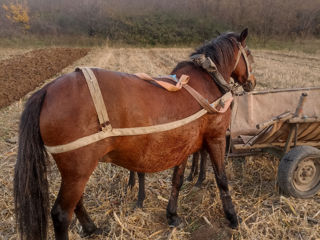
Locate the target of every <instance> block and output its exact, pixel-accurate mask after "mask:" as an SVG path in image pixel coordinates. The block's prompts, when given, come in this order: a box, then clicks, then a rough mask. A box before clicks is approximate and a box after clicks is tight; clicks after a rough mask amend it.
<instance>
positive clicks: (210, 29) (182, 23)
mask: <svg viewBox="0 0 320 240" xmlns="http://www.w3.org/2000/svg"><path fill="white" fill-rule="evenodd" d="M243 27H249V29H250V33H251V34H253V35H254V36H256V37H257V38H258V39H260V40H262V41H268V39H272V38H284V39H287V38H297V37H299V38H301V37H303V38H306V37H320V1H319V0H161V1H158V0H135V1H132V0H54V1H52V0H0V37H13V36H21V35H25V34H33V35H39V36H42V35H54V36H61V35H71V36H73V35H75V36H79V35H83V36H89V37H102V38H107V39H109V40H110V41H120V42H123V43H128V44H149V45H155V44H180V43H181V44H187V43H196V42H200V41H203V40H205V39H210V38H212V37H213V36H215V35H216V31H220V32H224V31H228V30H234V31H236V30H241V29H242V28H243Z"/></svg>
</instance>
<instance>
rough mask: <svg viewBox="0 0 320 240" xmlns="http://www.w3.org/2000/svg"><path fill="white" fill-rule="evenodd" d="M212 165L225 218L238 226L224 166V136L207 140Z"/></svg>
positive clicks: (234, 226)
mask: <svg viewBox="0 0 320 240" xmlns="http://www.w3.org/2000/svg"><path fill="white" fill-rule="evenodd" d="M207 145H208V150H209V154H210V157H211V162H212V166H213V169H214V172H215V177H216V181H217V185H218V188H219V191H220V198H221V201H222V205H223V210H224V213H225V215H226V218H227V219H228V220H229V221H230V227H232V228H236V227H237V226H238V218H237V214H236V211H235V209H234V205H233V203H232V199H231V196H230V193H229V187H228V180H227V175H226V172H225V166H224V156H225V148H226V140H225V138H218V139H210V140H208V141H207Z"/></svg>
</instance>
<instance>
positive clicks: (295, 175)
mask: <svg viewBox="0 0 320 240" xmlns="http://www.w3.org/2000/svg"><path fill="white" fill-rule="evenodd" d="M278 184H279V188H280V192H281V193H283V194H284V195H289V196H293V197H296V198H310V197H312V196H313V195H315V194H316V193H317V192H318V191H319V189H320V150H319V149H317V148H315V147H310V146H298V147H295V148H293V149H291V150H290V151H289V152H288V153H286V154H285V155H284V157H283V158H282V159H281V161H280V164H279V169H278Z"/></svg>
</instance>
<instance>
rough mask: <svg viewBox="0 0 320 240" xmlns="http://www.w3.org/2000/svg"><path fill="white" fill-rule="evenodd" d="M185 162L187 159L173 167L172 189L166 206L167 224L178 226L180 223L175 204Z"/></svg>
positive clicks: (176, 203)
mask: <svg viewBox="0 0 320 240" xmlns="http://www.w3.org/2000/svg"><path fill="white" fill-rule="evenodd" d="M186 164H187V159H186V160H185V161H184V162H183V163H181V164H180V165H179V166H176V167H175V168H174V172H173V176H172V190H171V195H170V199H169V203H168V206H167V220H168V224H169V226H174V227H176V226H178V225H179V224H180V223H181V220H180V218H179V216H178V214H177V205H178V197H179V191H180V189H181V186H182V184H183V175H184V170H185V167H186Z"/></svg>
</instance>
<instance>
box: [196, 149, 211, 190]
mask: <svg viewBox="0 0 320 240" xmlns="http://www.w3.org/2000/svg"><path fill="white" fill-rule="evenodd" d="M200 155H201V160H200V171H199V177H198V181H197V183H196V185H195V186H196V187H200V186H201V184H202V182H203V181H204V180H205V179H206V172H207V160H208V153H207V151H206V150H205V149H204V148H202V149H201V150H200Z"/></svg>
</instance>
